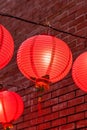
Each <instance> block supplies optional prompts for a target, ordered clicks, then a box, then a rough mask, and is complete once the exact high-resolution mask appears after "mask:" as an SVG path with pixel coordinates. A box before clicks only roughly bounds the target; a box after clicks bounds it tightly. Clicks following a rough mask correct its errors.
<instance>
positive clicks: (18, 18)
mask: <svg viewBox="0 0 87 130" xmlns="http://www.w3.org/2000/svg"><path fill="white" fill-rule="evenodd" d="M0 15H1V16H4V17H9V18H14V19H17V20H20V21H23V22H26V23H30V24H34V25H39V26H43V27H49V28H50V29H52V30H54V31H57V32H61V33H65V34H68V35H71V36H74V37H78V38H82V39H86V40H87V37H85V36H80V35H76V34H73V33H70V32H67V31H63V30H61V29H56V28H55V27H52V26H49V25H47V24H42V23H37V22H34V21H30V20H27V19H23V18H21V17H17V16H13V15H11V14H8V13H3V12H0Z"/></svg>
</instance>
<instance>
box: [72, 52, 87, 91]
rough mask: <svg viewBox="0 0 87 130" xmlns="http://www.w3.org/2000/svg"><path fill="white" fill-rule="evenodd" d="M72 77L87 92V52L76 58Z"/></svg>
mask: <svg viewBox="0 0 87 130" xmlns="http://www.w3.org/2000/svg"><path fill="white" fill-rule="evenodd" d="M72 77H73V80H74V81H75V83H76V85H77V86H78V87H79V88H80V89H82V90H83V91H86V92H87V52H84V53H83V54H81V55H80V56H79V57H78V58H77V59H76V60H75V62H74V64H73V68H72Z"/></svg>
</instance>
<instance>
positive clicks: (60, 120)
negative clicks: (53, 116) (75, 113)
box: [52, 118, 66, 127]
mask: <svg viewBox="0 0 87 130" xmlns="http://www.w3.org/2000/svg"><path fill="white" fill-rule="evenodd" d="M63 124H66V118H61V119H57V120H54V121H52V127H54V126H60V125H63Z"/></svg>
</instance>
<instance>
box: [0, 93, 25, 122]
mask: <svg viewBox="0 0 87 130" xmlns="http://www.w3.org/2000/svg"><path fill="white" fill-rule="evenodd" d="M23 108H24V106H23V101H22V99H21V97H20V96H19V95H18V94H16V93H15V92H8V91H2V92H0V122H2V123H9V122H11V121H14V120H16V119H17V118H19V117H20V115H21V114H22V112H23Z"/></svg>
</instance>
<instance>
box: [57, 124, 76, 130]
mask: <svg viewBox="0 0 87 130" xmlns="http://www.w3.org/2000/svg"><path fill="white" fill-rule="evenodd" d="M59 130H75V124H74V123H70V124H66V125H63V126H60V127H59Z"/></svg>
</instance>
